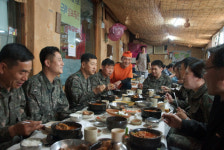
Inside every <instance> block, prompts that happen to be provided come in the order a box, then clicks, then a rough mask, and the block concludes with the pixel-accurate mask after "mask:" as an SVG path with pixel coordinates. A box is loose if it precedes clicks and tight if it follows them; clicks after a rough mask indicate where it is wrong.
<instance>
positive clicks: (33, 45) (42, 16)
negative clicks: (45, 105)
mask: <svg viewBox="0 0 224 150" xmlns="http://www.w3.org/2000/svg"><path fill="white" fill-rule="evenodd" d="M56 12H60V0H47V1H46V0H28V1H27V3H26V4H25V18H26V21H25V22H26V25H25V27H26V28H25V32H26V36H25V44H26V46H27V47H28V48H29V49H30V50H31V52H32V53H33V54H34V57H35V59H34V61H33V74H34V75H35V74H37V73H38V72H39V71H40V70H41V69H42V68H41V64H40V60H39V53H40V51H41V49H42V48H44V47H46V46H56V47H58V48H59V47H60V34H58V33H56V32H55V25H56Z"/></svg>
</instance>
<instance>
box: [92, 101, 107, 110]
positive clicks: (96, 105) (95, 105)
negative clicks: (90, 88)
mask: <svg viewBox="0 0 224 150" xmlns="http://www.w3.org/2000/svg"><path fill="white" fill-rule="evenodd" d="M106 108H107V104H106V103H105V102H98V101H93V102H90V103H89V109H88V110H90V111H93V112H95V111H106Z"/></svg>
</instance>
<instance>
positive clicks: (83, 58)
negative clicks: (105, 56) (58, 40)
mask: <svg viewBox="0 0 224 150" xmlns="http://www.w3.org/2000/svg"><path fill="white" fill-rule="evenodd" d="M90 59H97V57H96V56H95V55H93V54H90V53H85V54H83V55H82V56H81V63H82V62H89V60H90Z"/></svg>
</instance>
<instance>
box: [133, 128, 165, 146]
mask: <svg viewBox="0 0 224 150" xmlns="http://www.w3.org/2000/svg"><path fill="white" fill-rule="evenodd" d="M129 133H130V134H129V135H130V142H131V143H132V144H133V145H134V146H136V147H140V148H157V147H160V146H161V137H162V132H160V131H158V130H153V129H149V128H137V129H134V130H131V131H130V132H129Z"/></svg>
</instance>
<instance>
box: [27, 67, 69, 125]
mask: <svg viewBox="0 0 224 150" xmlns="http://www.w3.org/2000/svg"><path fill="white" fill-rule="evenodd" d="M23 89H24V92H25V95H26V98H27V103H28V109H27V111H28V112H27V114H28V115H29V116H30V117H31V119H32V120H35V121H40V120H41V121H42V122H43V123H46V122H49V121H52V120H61V119H64V118H65V117H66V114H67V113H68V112H67V110H68V108H69V104H68V100H67V98H66V96H65V93H64V91H63V89H62V85H61V81H60V79H59V78H58V77H56V78H55V79H54V81H53V83H50V81H49V80H48V78H47V77H46V76H45V74H44V73H43V72H42V71H41V72H40V73H39V74H37V75H35V76H32V77H31V78H30V79H29V80H28V81H27V82H26V83H25V84H24V86H23Z"/></svg>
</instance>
